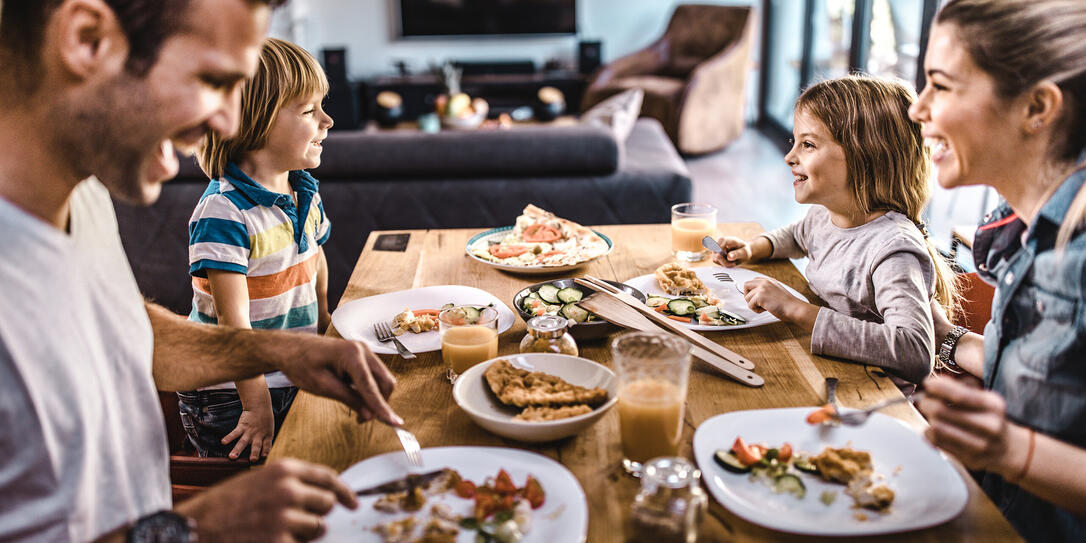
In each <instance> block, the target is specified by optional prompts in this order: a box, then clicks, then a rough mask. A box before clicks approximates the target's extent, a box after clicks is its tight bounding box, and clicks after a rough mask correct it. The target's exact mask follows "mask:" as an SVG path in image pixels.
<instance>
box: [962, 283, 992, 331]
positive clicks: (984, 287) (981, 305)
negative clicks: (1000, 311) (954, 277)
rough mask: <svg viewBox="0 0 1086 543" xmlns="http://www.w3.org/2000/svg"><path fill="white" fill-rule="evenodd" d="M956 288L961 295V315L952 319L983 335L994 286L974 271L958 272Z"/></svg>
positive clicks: (989, 313)
mask: <svg viewBox="0 0 1086 543" xmlns="http://www.w3.org/2000/svg"><path fill="white" fill-rule="evenodd" d="M958 288H959V290H960V293H961V295H962V307H961V315H959V316H958V317H956V318H955V319H954V320H955V321H957V324H959V325H961V326H964V327H966V328H968V329H969V331H970V332H974V333H977V334H981V335H984V326H985V325H986V324H988V321H989V320H991V318H992V297H993V296H995V287H993V286H992V285H989V284H988V283H985V282H984V280H983V279H981V278H980V277H979V276H978V275H977V274H976V272H970V273H959V274H958Z"/></svg>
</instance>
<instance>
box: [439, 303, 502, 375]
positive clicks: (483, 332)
mask: <svg viewBox="0 0 1086 543" xmlns="http://www.w3.org/2000/svg"><path fill="white" fill-rule="evenodd" d="M476 313H478V318H477V319H475V318H472V316H473V315H475V314H476ZM437 327H438V330H439V333H440V334H441V359H442V360H443V361H444V362H445V367H446V371H445V375H446V377H448V379H449V382H450V383H451V382H453V381H455V380H456V378H457V377H458V376H459V375H460V374H461V373H464V372H465V371H467V370H468V368H471V367H472V366H474V365H476V364H478V363H479V362H482V361H484V360H490V359H491V358H494V357H496V356H498V312H497V311H495V310H494V308H493V307H483V308H479V307H475V306H467V305H460V306H455V307H450V308H449V309H446V310H444V311H442V312H441V313H439V314H438V316H437Z"/></svg>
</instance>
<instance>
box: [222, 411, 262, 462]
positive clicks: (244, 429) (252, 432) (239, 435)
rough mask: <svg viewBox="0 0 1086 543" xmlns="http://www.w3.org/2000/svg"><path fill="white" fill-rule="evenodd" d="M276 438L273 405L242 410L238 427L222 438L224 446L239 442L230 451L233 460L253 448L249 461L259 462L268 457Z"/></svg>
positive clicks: (250, 451)
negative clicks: (247, 449) (247, 448)
mask: <svg viewBox="0 0 1086 543" xmlns="http://www.w3.org/2000/svg"><path fill="white" fill-rule="evenodd" d="M274 436H275V416H274V415H272V408H271V404H267V405H262V406H258V407H257V408H256V409H251V410H250V409H244V410H242V412H241V416H240V417H238V425H237V426H235V427H234V430H233V431H231V432H230V433H229V434H226V437H224V438H222V444H223V445H226V444H228V443H230V442H232V441H235V440H236V441H237V443H236V444H235V445H234V450H232V451H230V458H231V459H232V460H237V458H238V456H241V453H242V452H244V451H245V447H251V448H250V449H249V461H250V462H259V461H260V459H261V458H264V457H265V456H268V451H270V450H271V446H272V437H274Z"/></svg>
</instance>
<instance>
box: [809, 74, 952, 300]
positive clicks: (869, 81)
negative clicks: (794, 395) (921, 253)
mask: <svg viewBox="0 0 1086 543" xmlns="http://www.w3.org/2000/svg"><path fill="white" fill-rule="evenodd" d="M915 101H916V93H915V92H913V91H912V90H911V89H910V88H909V87H907V86H905V85H902V84H900V83H897V82H894V81H889V80H884V79H877V78H874V77H869V76H863V75H850V76H846V77H841V78H837V79H830V80H827V81H822V82H820V83H817V84H815V85H813V86H811V87H810V88H808V89H807V90H805V91H803V94H802V95H800V97H799V100H797V101H796V111H802V112H805V113H808V114H810V115H813V116H814V117H816V118H817V119H818V120H820V121H821V122H822V124H824V125H825V126H826V129H827V130H828V131H829V133H830V135H831V136H832V137H833V139H834V141H835V142H837V144H838V145H840V146H841V147H842V148H843V149H844V151H845V168H846V170H847V172H848V185H849V187H850V188H851V190H852V198H853V201H855V202H856V204H857V205H858V206H859V208H860V210H861V211H862V212H863V213H864V214H865V215H867V214H870V213H874V212H878V211H897V212H898V213H901V214H902V215H905V216H906V217H908V218H909V220H911V221H913V223H915V224H916V225H917V228H919V229H920V231H921V232H922V233H923V235H924V239H925V244H926V245H927V249H928V254H929V255H930V256H931V261H932V263H933V264H934V265H935V300H936V301H937V302H939V304H940V305H942V306H943V307H944V308H945V309H946V312H947V315H948V316H953V314H954V311H955V309H957V307H958V289H957V281H956V275H955V274H954V272H953V270H951V269H950V266H949V265H948V264H947V262H946V260H945V259H944V258H943V256H942V255H941V254H940V253H939V251H938V250H937V249H936V248H935V245H934V244H933V243H932V242H931V240H930V239H928V232H927V228H926V227H925V226H924V223H923V221H922V220H921V217H920V214H921V212H922V211H923V210H924V206H926V205H927V203H928V199H929V198H930V197H931V156H930V153H929V151H928V149H927V147H925V146H924V138H923V136H921V135H920V126H919V125H917V124H916V123H913V122H912V121H910V120H909V106H911V105H912V104H913V102H915Z"/></svg>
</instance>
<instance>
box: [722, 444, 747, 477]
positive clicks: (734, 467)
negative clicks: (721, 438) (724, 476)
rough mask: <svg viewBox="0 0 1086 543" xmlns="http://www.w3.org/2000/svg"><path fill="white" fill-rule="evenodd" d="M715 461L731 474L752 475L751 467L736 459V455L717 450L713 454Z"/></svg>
mask: <svg viewBox="0 0 1086 543" xmlns="http://www.w3.org/2000/svg"><path fill="white" fill-rule="evenodd" d="M713 460H716V463H717V464H720V467H722V468H724V470H725V471H729V472H731V473H750V466H744V465H743V463H742V462H740V461H739V459H738V458H736V456H735V453H733V452H731V451H727V450H724V449H717V451H716V453H714V454H713Z"/></svg>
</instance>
